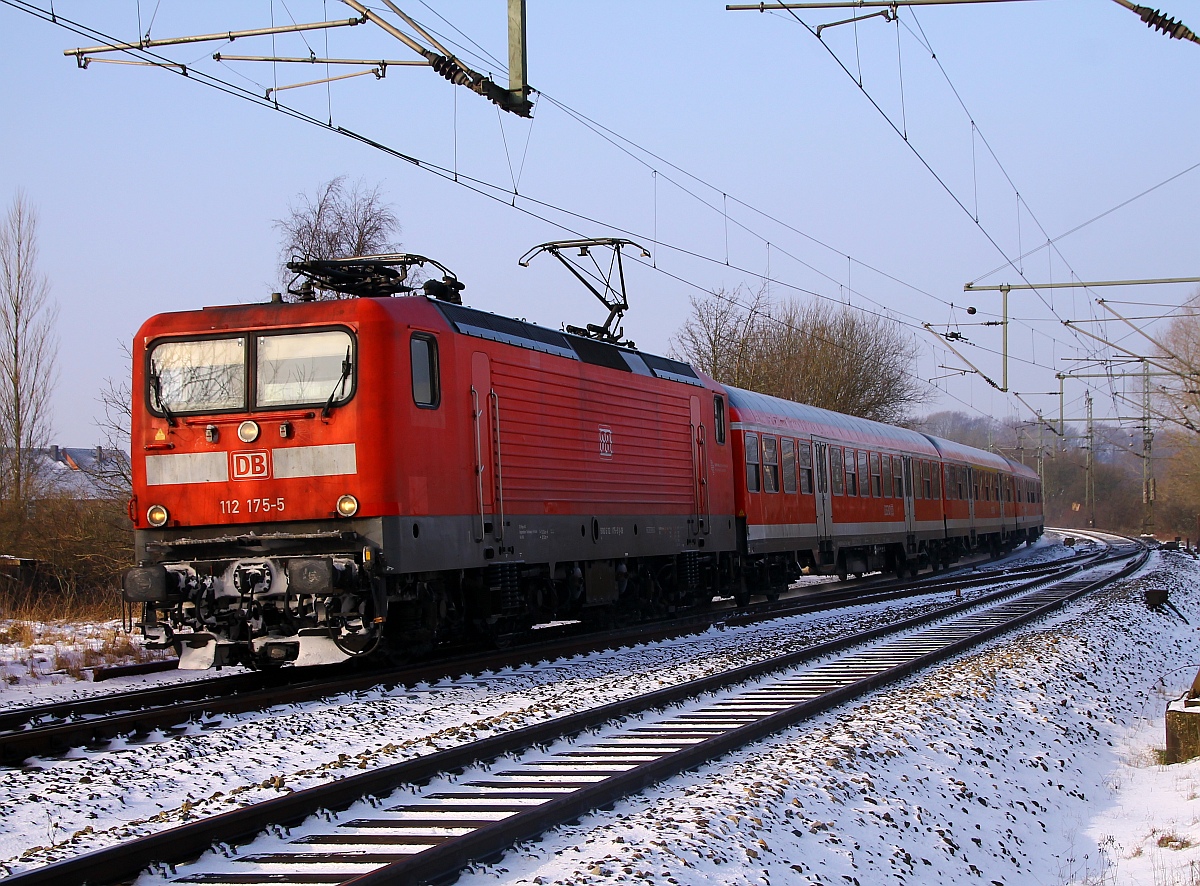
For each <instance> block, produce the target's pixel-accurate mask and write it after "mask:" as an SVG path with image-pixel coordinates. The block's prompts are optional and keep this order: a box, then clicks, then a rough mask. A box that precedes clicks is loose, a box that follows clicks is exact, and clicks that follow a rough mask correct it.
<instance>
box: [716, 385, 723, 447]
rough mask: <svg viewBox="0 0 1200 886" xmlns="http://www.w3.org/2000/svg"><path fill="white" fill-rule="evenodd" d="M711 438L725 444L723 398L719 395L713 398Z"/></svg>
mask: <svg viewBox="0 0 1200 886" xmlns="http://www.w3.org/2000/svg"><path fill="white" fill-rule="evenodd" d="M713 436H714V437H716V438H717V442H718V443H721V444H724V443H725V398H724V397H722V396H720V395H717V396H715V397H713Z"/></svg>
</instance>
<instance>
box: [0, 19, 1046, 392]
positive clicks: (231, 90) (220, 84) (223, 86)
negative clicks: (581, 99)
mask: <svg viewBox="0 0 1200 886" xmlns="http://www.w3.org/2000/svg"><path fill="white" fill-rule="evenodd" d="M4 2H5V3H6V5H9V6H11V7H14V8H17V9H21V10H23V11H26V12H34V10H36V12H35V13H34V14H39V13H40V14H43V15H40V16H39V17H45V16H44V14H45V12H46V11H45V10H43V9H41V8H39V7H35V6H34V5H33V4H30V3H24V2H20V0H4ZM45 20H47V21H51V22H52V23H54V24H59V25H60V26H64V25H63V20H62V19H61V17H58V18H57V19H55V18H54V17H53V13H51V14H50V17H49V18H46V19H45ZM72 24H76V23H72ZM79 27H80V28H84V27H85V26H79ZM73 30H74V29H73ZM76 32H77V33H84V31H83V30H77V31H76ZM110 42H111V41H110ZM139 49H141V48H140V47H139ZM141 51H142V52H143V53H145V52H146V51H145V50H144V49H141ZM146 54H149V53H146ZM160 63H161V62H160ZM167 63H170V64H174V63H173V62H169V61H168V62H167ZM191 73H192V76H193V79H195V78H196V77H197V75H198V74H199V73H200V72H195V71H193V72H191ZM196 82H203V83H204V85H209V86H211V87H214V88H217V89H219V90H221V91H224V92H227V93H228V94H231V95H234V96H235V97H240V98H243V99H247V100H254V99H255V98H256V97H252V96H251V95H247V94H245V90H243V89H242V88H241V87H237V86H235V85H233V84H230V83H228V82H227V81H222V80H221V79H220V78H216V77H212V76H211V75H207V74H204V75H202V77H201V78H200V79H199V80H197V81H196ZM259 103H261V102H259ZM266 106H268V107H273V109H275V110H278V111H280V112H283V113H285V114H287V115H289V116H292V117H294V118H296V119H300V120H303V121H305V122H309V123H311V124H315V125H320V126H323V127H324V128H327V129H331V130H333V131H335V132H338V133H340V134H343V135H348V136H350V137H352V138H356V139H358V140H360V141H364V142H365V143H367V144H372V145H374V146H375V147H379V148H383V149H385V150H387V151H388V152H389V153H392V154H393V155H395V156H398V157H401V158H402V159H405V160H407V161H408V162H410V163H413V164H414V165H417V166H419V167H421V168H422V169H425V170H426V171H430V172H433V173H435V174H438V175H442V176H444V177H448V178H449V177H451V176H452V175H453V172H452V171H451V170H443V169H441V168H440V167H438V166H437V165H436V164H431V163H428V162H427V161H423V160H420V159H419V158H415V157H411V156H408V155H405V154H403V153H402V152H399V151H395V150H394V149H390V148H385V146H382V145H380V144H378V143H377V142H374V141H372V140H370V139H367V138H365V137H363V136H361V135H359V134H357V133H352V132H350V131H349V130H344V129H342V128H341V127H333V126H332V124H324V123H322V122H321V121H319V120H316V119H315V118H311V117H309V116H308V115H306V114H303V113H302V112H299V111H297V110H295V109H292V108H288V107H286V106H282V105H274V104H272V105H266ZM676 168H678V167H676ZM456 179H466V181H465V182H464V181H460V183H462V184H467V185H468V186H469V187H471V189H472V190H475V191H477V192H478V193H481V194H483V195H485V196H489V197H492V198H493V199H498V196H497V195H496V194H494V193H489V192H488V191H489V189H496V188H498V186H496V185H493V184H491V183H489V182H486V181H484V180H480V179H473V178H469V177H464V176H462V175H461V174H459V175H458V176H457V177H456ZM456 179H452V180H456ZM522 199H523V200H530V201H531V202H532V203H533V204H535V205H537V206H540V207H544V208H545V209H547V210H550V211H552V212H554V213H561V214H563V215H565V216H568V217H571V218H575V219H578V220H580V221H587V222H589V223H598V222H597V220H595V219H591V218H589V217H587V216H585V215H583V214H580V213H576V212H572V211H571V210H568V209H566V208H564V207H561V206H556V205H554V204H551V203H546V202H543V201H537V200H531V198H528V197H523V198H522ZM506 202H507V201H506ZM737 202H738V203H739V204H741V201H737ZM742 205H747V204H742ZM513 206H514V208H517V209H519V210H520V211H522V212H525V213H526V214H529V215H531V216H532V217H535V218H538V219H540V220H542V221H545V222H547V223H550V224H553V225H556V226H558V227H561V228H562V229H563V230H568V231H572V232H573V233H580V232H578V231H575V230H574V229H573V228H571V227H569V226H567V225H564V224H563V222H562V220H561V219H552V218H549V217H547V216H545V215H542V214H540V213H537V212H533V211H531V210H530V209H529V208H528V207H523V206H517V205H516V201H515V200H514V201H513ZM747 206H748V205H747ZM748 208H750V209H753V207H748ZM754 211H756V212H757V211H758V210H754ZM760 214H761V213H760ZM610 227H615V226H610ZM629 233H635V232H629ZM805 236H807V235H805ZM656 239H657V238H656ZM810 239H813V238H810ZM764 242H769V241H764ZM814 242H817V241H815V240H814ZM662 245H664V246H665V247H666V248H668V249H672V250H675V251H677V252H679V253H680V254H683V255H690V256H692V257H695V258H699V259H703V260H705V261H713V262H716V261H718V260H716V259H713V258H711V257H709V256H704V255H702V254H699V253H697V252H695V251H692V250H687V249H684V248H681V247H678V246H674V245H672V244H662ZM843 254H844V253H843ZM1002 254H1003V253H1002ZM847 258H848V260H849V261H851V262H853V261H854V259H853V257H851V256H847ZM860 264H863V266H864V267H868V268H869V267H870V266H869V265H866V264H865V263H862V262H860ZM730 267H734V268H736V265H734V264H732V263H731V264H730ZM740 270H743V271H744V272H746V273H749V274H751V275H753V276H756V277H758V278H760V279H761V278H762V277H763V275H762V274H759V273H756V272H754V271H752V270H750V269H740ZM892 279H895V278H892ZM688 282H689V285H693V286H696V284H694V283H691V282H690V281H688ZM776 282H778V283H779V285H783V286H786V287H788V288H792V289H793V290H795V291H798V292H805V293H808V294H811V295H814V296H817V297H820V298H827V299H830V300H833V299H831V298H830V297H829V296H825V295H824V294H822V293H816V292H813V291H812V290H809V289H805V288H803V287H798V286H795V285H793V284H789V283H787V282H786V281H782V280H780V281H776ZM898 282H903V281H898ZM838 285H839V286H840V283H839V284H838ZM905 285H908V284H905ZM704 291H707V290H704ZM855 309H856V310H863V309H862V308H860V307H858V306H855ZM867 313H876V314H878V312H871V311H867ZM888 313H889V315H891V312H888ZM878 315H879V316H885V315H883V314H878ZM891 318H892V319H894V315H893V316H892V317H891ZM984 350H987V349H984ZM1026 362H1027V361H1026ZM1031 365H1040V364H1031ZM955 399H958V398H955Z"/></svg>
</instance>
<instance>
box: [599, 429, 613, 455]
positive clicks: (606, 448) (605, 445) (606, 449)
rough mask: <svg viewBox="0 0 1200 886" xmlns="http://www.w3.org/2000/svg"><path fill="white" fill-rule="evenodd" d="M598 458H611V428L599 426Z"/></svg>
mask: <svg viewBox="0 0 1200 886" xmlns="http://www.w3.org/2000/svg"><path fill="white" fill-rule="evenodd" d="M600 457H601V458H612V457H613V439H612V428H606V427H605V426H604V425H600Z"/></svg>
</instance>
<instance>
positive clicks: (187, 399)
mask: <svg viewBox="0 0 1200 886" xmlns="http://www.w3.org/2000/svg"><path fill="white" fill-rule="evenodd" d="M146 375H147V379H148V380H149V391H148V392H147V396H148V400H149V404H150V409H151V411H152V412H154V413H156V414H158V415H170V414H175V413H184V412H224V411H228V410H233V409H245V408H246V339H244V338H242V337H240V336H239V337H238V338H208V339H201V340H199V341H165V342H160V343H158V344H156V345H154V347H153V348H152V349H151V351H150V362H149V366H148V367H147V373H146Z"/></svg>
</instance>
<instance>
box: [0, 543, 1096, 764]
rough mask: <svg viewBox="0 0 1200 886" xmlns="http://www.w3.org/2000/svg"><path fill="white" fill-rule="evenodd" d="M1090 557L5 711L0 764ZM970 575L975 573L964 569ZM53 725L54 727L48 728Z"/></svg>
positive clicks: (0, 722)
mask: <svg viewBox="0 0 1200 886" xmlns="http://www.w3.org/2000/svg"><path fill="white" fill-rule="evenodd" d="M1086 556H1088V555H1087V554H1086V553H1077V554H1076V555H1075V556H1074V557H1072V558H1064V560H1060V561H1058V562H1057V563H1051V564H1036V565H1032V566H1030V567H1026V568H1021V567H1017V569H1016V570H1013V568H1012V567H1008V568H1007V569H996V570H987V571H984V572H980V573H977V574H975V575H971V576H966V577H964V576H959V577H957V578H951V577H947V576H942V577H940V578H938V579H933V580H931V579H932V578H933V577H932V576H927V577H926V578H925V579H923V580H921V581H919V582H916V583H912V582H908V583H903V582H881V583H876V584H873V585H871V586H869V587H868V588H866V589H864V588H863V587H862V586H861V585H847V586H845V587H840V586H839V587H837V588H836V589H834V590H828V591H819V592H816V593H810V594H804V593H803V592H801V593H800V594H799V595H798V596H794V597H789V598H788V599H786V600H780V601H776V602H771V603H759V604H755V605H752V606H750V607H746V608H743V610H741V611H738V612H735V613H733V614H727V613H725V612H721V611H716V612H714V611H712V610H705V611H703V612H696V613H692V614H689V615H686V616H682V617H678V618H675V619H668V620H664V621H657V622H649V623H646V624H642V625H639V626H636V627H632V628H626V629H622V630H615V631H606V632H589V633H569V634H568V636H567V637H565V638H562V637H560V638H556V639H550V640H546V641H544V642H541V643H534V644H523V645H521V646H519V647H517V648H515V649H511V650H506V651H503V652H500V653H487V654H483V655H475V656H471V657H467V658H463V657H461V656H460V657H456V658H450V659H441V660H435V661H432V662H427V663H423V664H421V665H418V666H416V667H413V666H409V667H405V668H401V669H394V668H393V669H372V670H370V671H368V672H366V673H362V672H353V673H350V674H347V673H346V671H345V669H344V668H343V667H341V666H338V665H330V666H321V667H320V668H319V669H318V668H305V669H292V668H285V669H281V670H279V671H270V672H266V673H251V674H238V675H234V676H232V677H218V678H212V679H206V680H196V681H192V682H189V683H173V684H170V685H168V686H163V687H156V688H153V689H146V690H138V691H135V692H124V693H112V694H108V695H104V696H99V697H93V698H87V699H76V700H73V701H67V702H57V703H51V704H47V705H39V706H36V707H26V708H14V709H11V710H7V711H0V730H4V731H0V763H7V764H13V763H19V762H20V761H22V760H24V759H26V758H27V757H29V756H31V755H35V754H36V755H38V756H52V755H54V754H55V753H62V752H64V751H66V750H69V749H70V748H73V747H81V746H85V745H89V744H94V743H96V742H99V741H104V740H108V739H112V738H115V737H117V736H121V735H128V734H131V733H137V732H145V731H149V730H153V729H162V728H169V727H172V726H176V725H178V724H180V723H185V722H188V721H192V720H196V719H199V718H202V717H204V716H212V715H218V714H238V713H245V712H248V711H255V710H261V709H264V708H269V707H272V706H275V705H280V704H295V703H299V702H305V701H312V700H315V699H319V698H323V697H326V696H329V695H334V694H338V693H342V692H354V691H361V690H364V689H369V688H372V687H375V686H394V685H402V684H405V683H413V682H420V681H436V680H441V679H447V678H453V677H456V676H462V675H464V674H469V673H473V672H478V671H480V670H485V669H493V670H494V669H496V668H500V667H517V666H520V665H523V664H528V663H530V662H531V661H536V660H538V659H540V658H542V657H544V656H546V655H563V654H577V653H580V652H587V651H594V650H596V649H604V648H608V647H610V646H611V645H613V644H614V643H635V642H652V641H654V640H660V639H666V638H670V637H675V636H679V635H681V634H686V633H688V632H690V631H693V630H696V629H698V628H704V627H708V626H711V625H712V624H714V623H723V624H725V625H732V626H740V625H748V624H754V623H758V622H761V621H765V620H772V619H777V618H785V617H790V616H793V615H798V614H805V613H809V612H818V611H822V610H825V609H829V608H831V607H834V606H839V605H841V606H849V605H855V606H857V605H868V604H872V603H880V602H886V601H890V600H896V599H904V598H909V597H914V596H923V595H927V594H934V593H937V592H939V591H943V590H960V589H966V588H970V587H975V586H978V585H982V584H988V583H993V582H995V581H997V580H1004V578H1005V577H1010V578H1012V579H1013V580H1017V579H1018V576H1017V575H1014V574H1013V573H1014V571H1015V572H1018V573H1020V574H1021V575H1023V576H1033V575H1038V574H1044V573H1047V572H1051V571H1054V570H1057V569H1061V568H1062V566H1063V565H1064V563H1067V562H1073V561H1075V560H1078V559H1080V558H1081V557H1086ZM965 568H970V567H964V569H965ZM45 721H55V722H45Z"/></svg>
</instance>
